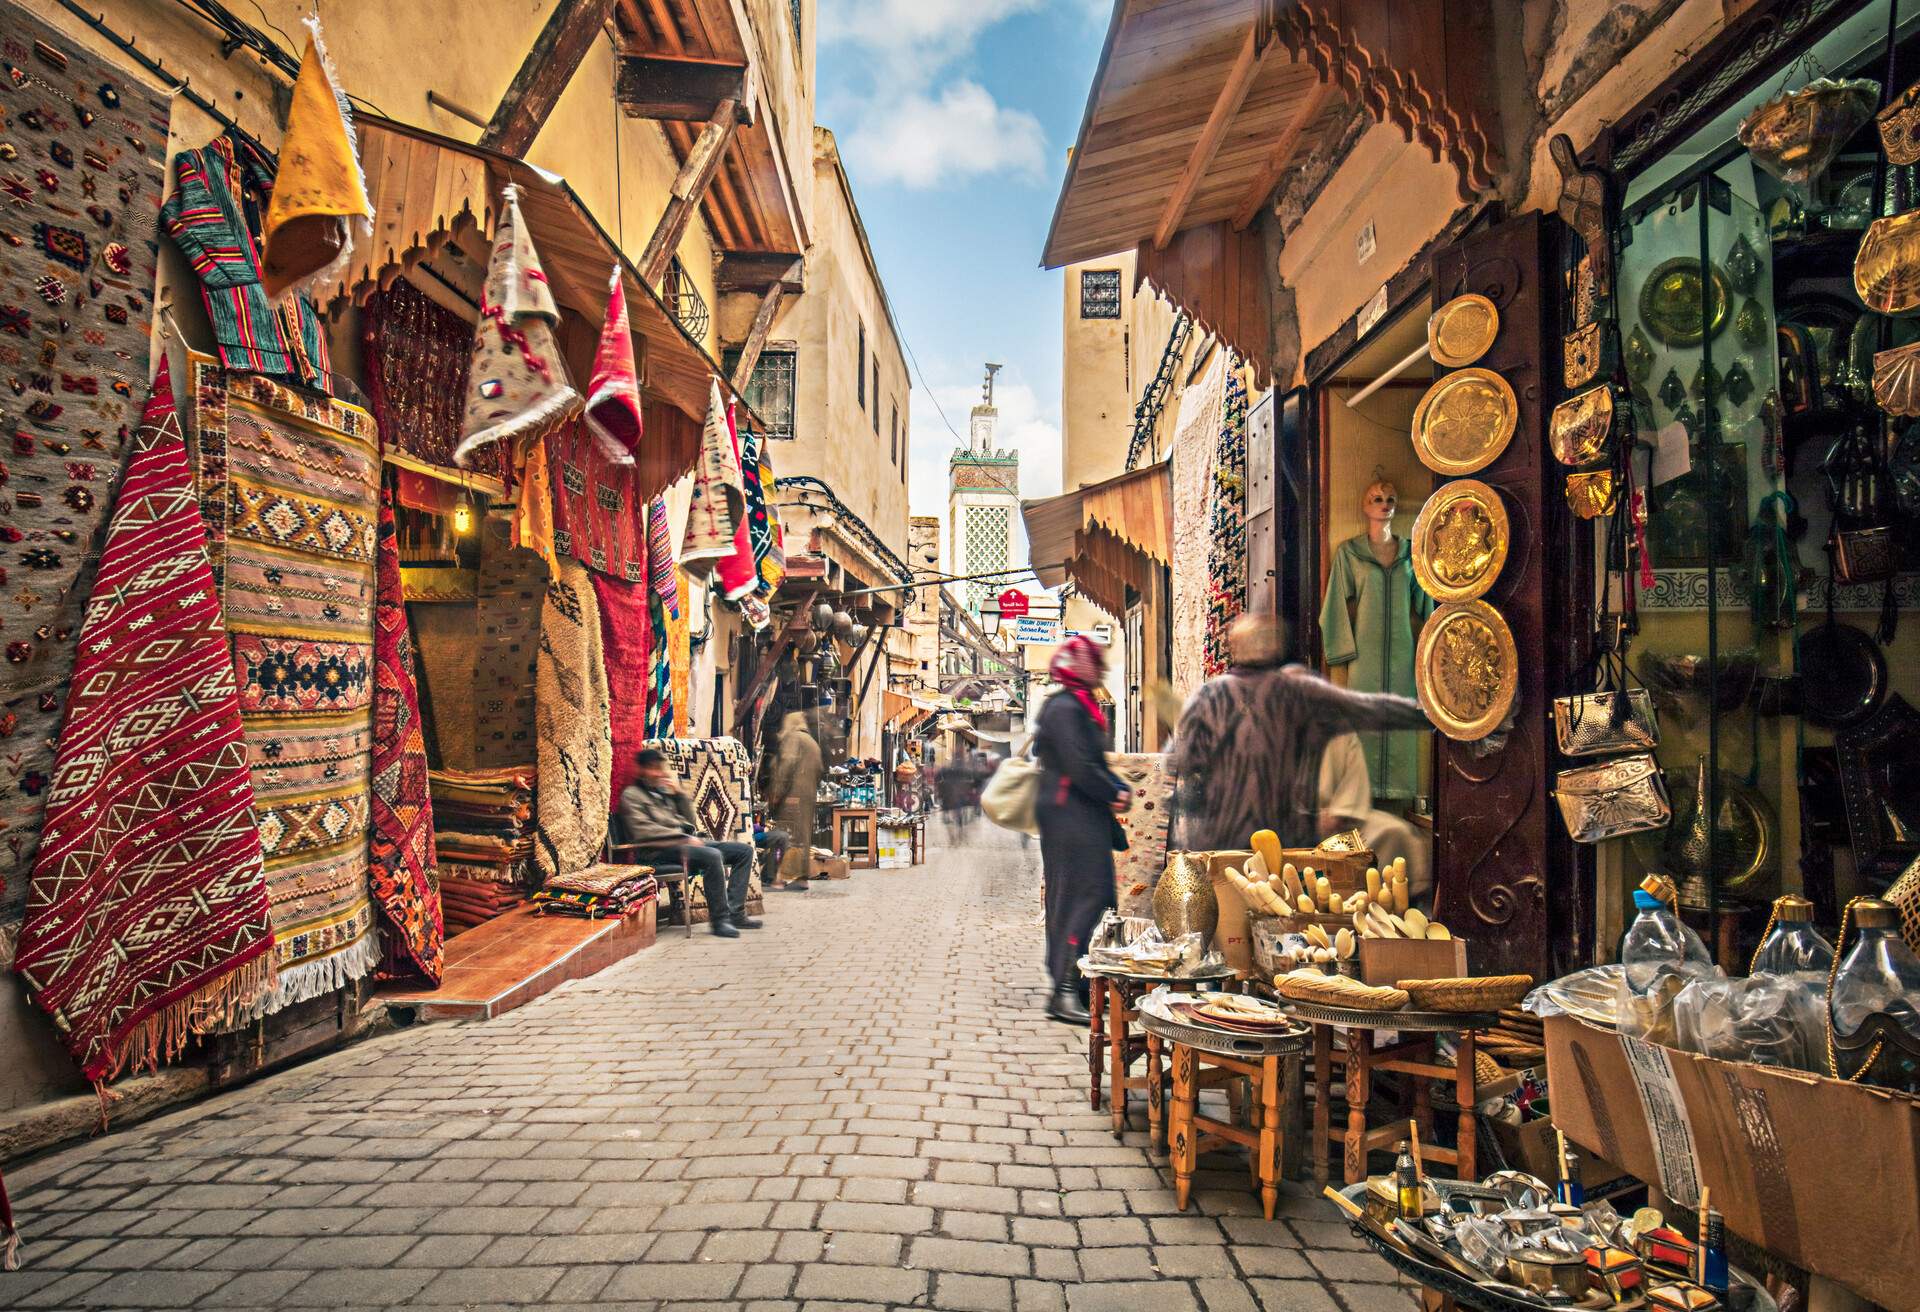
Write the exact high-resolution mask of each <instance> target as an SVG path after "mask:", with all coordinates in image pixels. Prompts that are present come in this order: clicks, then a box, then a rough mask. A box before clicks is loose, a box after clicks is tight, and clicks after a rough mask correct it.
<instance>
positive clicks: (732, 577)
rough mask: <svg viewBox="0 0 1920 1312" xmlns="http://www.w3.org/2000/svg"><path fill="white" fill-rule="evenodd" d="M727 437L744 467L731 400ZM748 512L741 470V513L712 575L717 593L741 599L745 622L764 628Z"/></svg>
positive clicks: (737, 463) (736, 460)
mask: <svg viewBox="0 0 1920 1312" xmlns="http://www.w3.org/2000/svg"><path fill="white" fill-rule="evenodd" d="M727 436H728V438H729V439H730V440H731V441H732V442H733V455H734V464H735V467H736V468H738V469H741V470H744V469H745V467H746V466H745V462H743V461H742V460H741V459H740V452H741V441H740V432H739V429H738V428H737V427H736V425H735V423H734V408H733V405H732V403H731V402H729V403H728V405H727ZM751 513H752V506H751V504H750V503H749V502H748V501H747V495H746V476H745V474H744V473H742V475H741V482H740V515H739V517H738V518H737V519H736V520H735V521H734V525H733V550H732V551H730V552H729V553H728V554H727V555H725V556H724V557H722V558H721V559H720V560H719V561H718V562H717V563H716V564H715V565H714V569H713V576H714V580H715V581H716V582H717V583H718V584H719V587H720V596H721V597H722V598H723V599H724V600H727V601H735V602H740V603H741V606H740V613H741V614H742V615H744V616H745V617H746V619H747V622H748V623H749V624H750V625H751V626H752V627H753V628H755V629H763V628H765V627H766V626H767V619H768V615H767V607H766V605H765V604H764V603H759V602H758V599H757V598H755V597H754V595H753V594H754V592H755V591H756V590H757V589H758V588H759V586H760V572H759V565H758V564H757V563H756V562H755V560H754V558H753V541H752V535H751V534H750V532H749V530H748V521H749V519H750V517H751ZM756 603H758V604H756Z"/></svg>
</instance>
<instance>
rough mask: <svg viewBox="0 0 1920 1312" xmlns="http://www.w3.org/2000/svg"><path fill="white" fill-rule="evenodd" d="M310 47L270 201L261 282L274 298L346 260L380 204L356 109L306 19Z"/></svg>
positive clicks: (316, 25) (316, 27)
mask: <svg viewBox="0 0 1920 1312" xmlns="http://www.w3.org/2000/svg"><path fill="white" fill-rule="evenodd" d="M307 31H308V36H307V51H306V56H305V58H303V59H302V60H301V61H300V76H299V77H297V78H296V79H294V83H293V104H292V106H291V108H290V109H289V110H288V111H287V135H286V140H285V141H284V142H283V143H282V144H281V147H280V170H279V173H278V174H277V175H276V176H275V178H274V182H273V195H272V197H271V199H270V200H269V201H268V203H267V214H266V219H265V220H264V222H263V223H262V225H261V226H262V227H263V228H264V229H265V241H264V243H263V246H264V249H263V250H262V251H261V255H260V281H261V282H262V283H263V284H264V285H265V287H266V291H267V295H268V296H269V297H271V298H273V299H275V300H278V299H279V298H280V297H281V296H284V295H285V294H286V293H287V292H289V291H295V292H306V291H309V290H310V289H311V288H312V287H313V286H314V285H315V284H316V283H323V282H325V281H327V280H328V279H329V278H331V277H333V276H335V275H337V274H339V273H340V272H342V271H343V270H344V269H345V268H346V267H347V261H348V260H349V259H350V258H352V255H353V242H354V238H355V237H358V238H360V239H361V240H362V241H364V240H366V239H367V238H368V237H370V236H371V235H372V233H373V204H372V202H371V201H369V200H368V199H367V179H366V175H365V174H364V173H363V172H362V171H361V169H360V160H359V157H358V155H357V154H356V153H355V152H356V149H357V146H358V143H357V142H356V140H355V139H354V132H353V110H352V108H351V107H350V106H349V105H348V104H347V95H346V92H345V90H344V89H342V87H341V85H340V79H339V78H338V77H337V76H336V75H335V73H334V68H333V61H332V60H331V59H329V58H328V57H327V47H326V44H325V42H323V41H322V40H321V39H320V20H319V18H318V17H311V18H309V19H307Z"/></svg>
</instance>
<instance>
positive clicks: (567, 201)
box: [314, 115, 745, 481]
mask: <svg viewBox="0 0 1920 1312" xmlns="http://www.w3.org/2000/svg"><path fill="white" fill-rule="evenodd" d="M355 126H356V128H357V129H358V131H359V134H360V155H361V163H362V166H363V167H364V168H365V170H366V174H367V192H368V195H369V196H370V198H371V199H372V201H373V210H374V220H373V237H372V240H371V241H368V242H365V243H359V244H356V245H355V247H354V252H353V259H352V262H351V263H350V264H349V266H348V267H347V270H346V272H345V274H344V275H343V276H341V277H340V278H338V279H336V280H335V281H334V282H333V283H331V284H330V285H326V286H323V287H321V288H319V289H318V290H317V291H316V294H315V298H314V299H315V300H316V301H317V302H318V303H319V305H320V306H321V308H322V309H323V310H326V311H329V312H337V311H338V310H339V309H341V308H342V307H344V306H345V305H346V304H347V303H349V302H351V303H353V304H363V303H364V302H365V301H366V298H367V297H368V296H370V295H371V294H372V293H373V292H374V291H376V290H377V289H379V288H381V287H384V286H388V285H391V284H392V282H393V281H394V280H395V279H396V278H399V277H401V276H402V275H403V274H404V273H406V272H407V271H408V270H411V269H413V268H414V267H415V266H417V265H419V264H420V263H422V262H423V261H426V260H429V259H432V258H433V257H434V256H435V255H437V254H439V253H440V252H442V251H443V249H444V248H445V247H446V245H447V244H448V243H449V242H452V243H454V244H456V245H457V246H458V247H459V249H460V251H461V252H462V254H463V255H464V256H465V257H467V259H468V260H470V261H472V262H473V263H474V264H477V265H478V266H479V267H480V268H482V269H484V268H485V267H486V262H487V256H488V248H489V243H490V235H491V233H492V231H493V227H494V222H495V219H496V211H497V209H498V205H499V197H500V192H501V189H502V188H503V187H505V186H506V184H507V183H509V182H512V183H515V184H517V185H518V186H519V188H520V211H521V214H522V215H523V216H524V217H525V219H526V221H527V227H528V230H529V231H530V232H531V233H532V234H533V241H534V245H535V247H536V248H538V250H539V252H540V259H541V262H542V263H543V265H544V266H545V269H546V274H547V278H548V281H549V283H550V284H551V285H552V287H553V294H554V299H555V300H556V301H558V302H559V304H560V307H561V309H562V311H563V312H566V311H571V312H572V313H573V314H576V315H578V316H579V317H580V318H581V319H582V320H584V321H585V323H586V324H588V325H591V327H592V329H593V331H594V332H595V333H597V332H598V330H599V326H600V323H601V321H602V319H603V318H604V317H605V315H606V308H607V285H608V275H609V274H610V273H611V271H612V269H613V267H614V265H615V264H616V262H617V263H618V264H619V266H620V268H621V270H622V277H623V279H624V281H625V283H626V291H627V314H628V316H629V318H630V319H631V321H632V324H633V335H634V349H635V356H636V359H637V360H638V361H640V368H641V373H642V375H643V379H642V390H643V392H644V393H645V395H646V399H647V400H648V401H649V403H650V405H649V410H650V412H651V411H655V410H658V409H660V407H661V406H662V405H663V404H664V406H666V407H671V409H672V410H673V411H675V412H677V414H678V416H679V418H678V420H677V421H676V420H670V419H663V420H662V421H661V422H659V423H658V424H656V423H655V422H654V419H653V415H652V413H650V414H649V416H648V428H649V433H650V434H653V433H655V432H656V431H657V433H658V436H659V437H660V439H661V443H660V448H661V449H660V450H659V451H658V452H657V454H659V455H660V457H661V462H662V463H663V464H664V465H667V466H671V474H670V476H669V478H668V480H667V481H672V478H674V477H678V475H679V474H681V473H684V472H685V471H686V470H687V469H688V468H690V467H691V465H692V462H693V458H694V456H695V454H696V453H697V450H698V443H699V436H700V427H701V425H702V424H703V423H704V422H705V420H706V415H707V398H708V386H709V383H710V381H711V380H712V379H714V378H718V379H719V380H720V387H721V391H722V392H723V393H725V392H727V391H728V390H729V389H728V384H727V379H726V375H725V374H724V373H722V372H721V370H720V367H719V365H718V364H716V363H715V362H714V360H713V357H711V356H709V355H708V354H707V353H706V350H705V349H704V348H703V347H702V346H701V345H700V343H698V342H697V341H695V340H694V339H693V338H692V337H690V336H688V334H687V332H686V330H685V329H684V328H682V327H681V326H680V323H679V321H678V320H677V319H675V318H674V316H673V313H672V311H671V310H670V309H669V308H668V307H667V306H666V305H665V304H664V303H663V302H662V301H661V300H660V298H659V297H658V296H656V295H654V293H653V289H652V288H650V287H648V286H647V285H646V284H645V283H643V282H641V281H640V276H639V274H638V272H637V271H635V269H634V268H633V266H632V264H630V263H629V262H628V261H627V260H626V258H625V256H623V255H622V254H621V253H620V250H619V248H618V247H617V246H616V245H615V244H614V242H613V240H612V238H610V237H609V236H608V235H607V232H606V230H605V229H604V228H602V227H601V226H600V224H599V221H598V220H596V219H595V218H594V217H593V214H592V212H591V211H589V210H588V209H587V207H586V205H585V203H584V202H582V201H581V199H580V197H579V196H578V195H576V194H575V193H574V190H573V188H571V187H569V186H568V185H567V183H566V180H565V179H563V178H559V177H556V176H555V175H553V174H551V173H548V172H547V171H545V170H544V169H540V168H536V167H535V166H534V165H531V164H528V163H526V162H525V161H524V160H519V159H515V158H513V157H512V156H509V155H503V154H500V153H499V152H497V151H491V150H487V149H484V148H482V147H480V146H472V145H468V144H466V143H465V142H461V141H455V140H454V139H452V138H451V137H443V136H440V135H439V134H437V133H433V132H427V131H424V130H422V129H420V128H415V127H411V126H408V125H407V124H404V123H396V122H393V121H392V120H390V119H383V118H377V117H374V116H372V115H362V116H359V117H357V118H356V119H355ZM587 358H588V359H589V360H590V359H591V358H592V357H591V354H590V353H589V355H588V357H587ZM577 382H578V383H579V384H580V385H581V386H583V387H584V385H585V382H586V380H585V378H584V377H582V378H580V379H578V380H577ZM740 404H742V405H744V404H745V403H744V401H742V402H740Z"/></svg>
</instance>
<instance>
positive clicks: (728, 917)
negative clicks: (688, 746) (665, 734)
mask: <svg viewBox="0 0 1920 1312" xmlns="http://www.w3.org/2000/svg"><path fill="white" fill-rule="evenodd" d="M633 763H634V764H635V765H636V766H637V767H639V775H638V777H636V778H635V779H634V781H633V782H632V783H630V784H628V785H627V786H626V787H625V788H624V789H622V790H621V792H620V820H621V823H622V824H624V825H625V826H626V830H627V841H628V842H629V843H632V844H634V845H635V846H636V847H638V848H640V849H641V856H642V858H647V857H652V858H654V859H656V860H659V861H661V862H663V863H664V862H676V863H678V864H679V866H680V868H681V869H682V870H685V871H686V872H687V877H688V878H689V879H691V878H692V877H693V876H694V875H696V874H697V875H699V876H700V880H701V883H702V885H703V886H704V887H705V889H706V894H707V927H708V928H709V929H710V930H711V931H712V932H713V933H714V934H716V935H718V936H719V937H721V938H739V937H740V931H741V930H743V929H758V928H760V922H759V921H757V920H755V919H754V918H753V917H751V916H749V915H748V914H747V882H748V881H749V880H750V879H752V878H753V845H752V844H751V843H735V842H729V841H726V840H723V839H715V840H713V841H711V842H709V841H708V840H706V839H704V838H702V837H700V833H699V825H698V823H697V822H696V821H695V820H694V816H693V802H692V801H691V800H690V799H689V798H688V797H687V795H686V794H685V793H684V792H682V791H681V790H680V788H679V786H678V785H677V784H675V783H674V781H673V777H672V775H671V774H670V773H669V771H668V768H667V758H666V757H665V756H664V755H662V754H661V753H660V752H658V751H656V750H655V749H653V748H651V747H647V748H643V749H642V750H641V751H639V752H638V753H636V754H635V755H634V758H633Z"/></svg>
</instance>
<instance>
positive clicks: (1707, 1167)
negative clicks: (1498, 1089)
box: [1546, 1016, 1920, 1312]
mask: <svg viewBox="0 0 1920 1312" xmlns="http://www.w3.org/2000/svg"><path fill="white" fill-rule="evenodd" d="M1546 1036H1547V1045H1546V1046H1547V1081H1548V1087H1549V1090H1550V1092H1551V1095H1552V1105H1553V1123H1554V1124H1555V1125H1558V1126H1559V1127H1560V1128H1561V1129H1562V1130H1564V1131H1565V1132H1566V1135H1567V1138H1569V1139H1571V1140H1572V1141H1573V1142H1574V1143H1577V1144H1579V1145H1580V1146H1581V1147H1582V1148H1584V1149H1586V1150H1587V1151H1589V1152H1593V1153H1598V1154H1599V1155H1600V1156H1601V1157H1603V1158H1605V1159H1606V1160H1608V1161H1612V1162H1618V1163H1619V1164H1620V1165H1621V1166H1622V1167H1624V1168H1625V1169H1626V1170H1628V1171H1631V1172H1632V1173H1633V1174H1634V1175H1636V1176H1638V1177H1639V1178H1640V1179H1642V1180H1645V1181H1646V1182H1647V1183H1649V1184H1651V1185H1654V1186H1657V1187H1659V1188H1661V1189H1662V1190H1663V1191H1664V1192H1666V1193H1667V1194H1669V1195H1670V1196H1671V1197H1672V1198H1673V1201H1674V1203H1675V1204H1676V1205H1679V1206H1692V1205H1694V1204H1695V1203H1697V1201H1698V1186H1702V1185H1704V1186H1706V1187H1708V1188H1711V1189H1712V1190H1713V1203H1714V1206H1715V1208H1716V1209H1717V1210H1718V1211H1719V1212H1720V1213H1721V1215H1723V1216H1724V1217H1725V1218H1726V1222H1727V1229H1729V1230H1731V1231H1732V1232H1733V1233H1735V1234H1737V1235H1739V1236H1740V1237H1741V1238H1743V1239H1745V1240H1747V1241H1749V1242H1750V1243H1753V1244H1757V1245H1759V1246H1760V1247H1762V1248H1765V1249H1767V1250H1769V1251H1770V1252H1773V1253H1775V1254H1777V1255H1779V1256H1780V1257H1783V1258H1785V1259H1786V1260H1787V1261H1789V1262H1793V1263H1795V1264H1797V1265H1799V1266H1802V1267H1805V1268H1806V1269H1807V1270H1809V1271H1811V1272H1813V1273H1814V1274H1816V1275H1821V1276H1825V1277H1827V1278H1828V1279H1830V1280H1833V1281H1835V1282H1837V1283H1839V1284H1841V1285H1844V1286H1845V1287H1847V1288H1848V1289H1851V1290H1852V1291H1854V1292H1855V1293H1856V1294H1859V1295H1860V1296H1861V1297H1862V1298H1866V1299H1870V1300H1872V1301H1873V1302H1875V1303H1878V1304H1880V1305H1881V1306H1882V1307H1885V1308H1888V1309H1890V1312H1920V1279H1916V1278H1915V1275H1914V1261H1915V1258H1914V1255H1915V1254H1916V1253H1920V1099H1916V1098H1910V1097H1906V1096H1904V1095H1902V1094H1897V1093H1892V1092H1889V1091H1888V1090H1885V1089H1876V1088H1873V1087H1871V1086H1866V1085H1859V1084H1849V1083H1847V1082H1846V1081H1844V1080H1834V1079H1828V1078H1827V1077H1825V1076H1821V1075H1809V1074H1807V1073H1805V1072H1802V1071H1789V1070H1783V1069H1780V1068H1779V1067H1774V1066H1752V1065H1746V1064H1743V1063H1737V1062H1725V1061H1716V1060H1714V1059H1713V1058H1711V1057H1701V1056H1697V1055H1695V1054H1693V1053H1687V1052H1678V1051H1675V1050H1674V1049H1671V1048H1661V1047H1657V1046H1655V1045H1652V1044H1638V1043H1635V1042H1634V1041H1633V1040H1628V1039H1623V1038H1622V1037H1621V1036H1620V1035H1618V1034H1615V1033H1613V1032H1612V1031H1609V1030H1603V1029H1598V1028H1596V1027H1594V1026H1591V1025H1588V1024H1586V1023H1585V1022H1583V1021H1579V1020H1575V1019H1574V1018H1573V1017H1571V1016H1554V1017H1551V1018H1549V1019H1548V1021H1547V1022H1546ZM1630 1045H1631V1046H1630ZM1650 1106H1651V1107H1654V1108H1656V1109H1657V1110H1656V1111H1655V1112H1652V1113H1650V1112H1649V1111H1648V1108H1649V1107H1650ZM1650 1117H1652V1118H1653V1119H1654V1120H1657V1122H1658V1124H1659V1127H1660V1130H1659V1134H1658V1136H1657V1137H1656V1134H1655V1131H1654V1129H1653V1127H1652V1125H1651V1124H1650V1123H1649V1118H1650ZM1656 1144H1657V1145H1658V1147H1656ZM1663 1163H1664V1164H1665V1165H1664V1169H1663Z"/></svg>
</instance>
